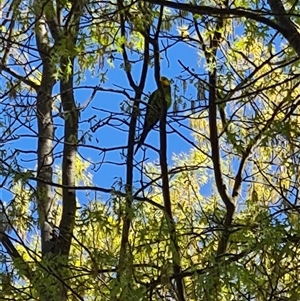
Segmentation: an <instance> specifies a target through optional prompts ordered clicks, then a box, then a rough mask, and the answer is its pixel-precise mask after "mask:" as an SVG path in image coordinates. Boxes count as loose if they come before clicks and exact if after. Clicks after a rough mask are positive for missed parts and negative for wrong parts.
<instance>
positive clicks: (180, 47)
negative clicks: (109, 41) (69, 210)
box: [0, 33, 203, 200]
mask: <svg viewBox="0 0 300 301" xmlns="http://www.w3.org/2000/svg"><path fill="white" fill-rule="evenodd" d="M176 34H177V33H176ZM167 56H168V58H167V59H166V58H165V57H164V56H163V57H162V61H161V75H164V76H167V77H168V78H170V79H173V80H174V82H175V83H177V84H179V85H180V82H179V81H178V80H176V77H178V76H180V75H183V76H184V75H186V74H184V73H182V71H183V69H182V67H181V66H180V65H179V63H178V59H180V60H181V62H182V63H184V64H185V65H187V66H189V67H190V68H194V69H195V71H196V72H197V71H198V72H203V69H202V68H201V66H199V64H198V63H199V56H198V54H197V49H195V48H192V47H189V46H187V45H186V44H184V43H179V44H177V45H175V46H174V47H172V48H170V49H169V50H168V53H167ZM121 63H122V62H121V61H119V60H116V61H115V62H114V68H111V67H110V66H109V65H108V64H105V67H104V70H108V72H107V74H106V77H107V81H106V82H105V83H104V84H102V85H101V87H103V88H112V89H118V88H117V87H115V86H114V84H116V85H119V86H122V87H124V88H130V86H129V84H128V81H127V78H126V75H125V72H124V70H122V69H121V68H120V64H121ZM140 71H141V64H135V65H134V66H133V68H132V75H133V77H134V79H135V81H136V82H138V81H139V77H140ZM0 80H1V82H0V84H1V83H2V84H3V83H4V81H3V78H1V79H0ZM99 84H100V80H99V78H93V77H92V76H91V75H90V74H89V72H86V79H85V81H83V82H82V83H81V84H80V85H79V86H78V87H76V91H75V98H76V102H77V103H78V104H81V105H82V104H84V103H85V102H86V101H87V100H88V99H89V97H90V95H91V93H92V90H91V89H82V88H80V86H96V85H99ZM156 88H157V87H156V83H155V78H154V69H153V68H149V71H148V76H147V79H146V85H145V89H144V93H146V94H149V93H150V92H152V91H154V90H155V89H156ZM173 90H174V88H173ZM54 93H58V85H56V86H55V89H54ZM180 93H181V94H183V92H182V89H181V92H180ZM130 94H131V96H132V97H133V96H134V93H133V92H131V93H130ZM184 95H185V97H187V98H188V99H190V98H193V99H195V97H196V95H197V91H196V88H195V87H194V86H192V85H189V86H188V89H187V91H186V93H185V94H184ZM124 100H125V96H123V95H120V94H114V93H111V92H100V91H99V92H97V94H96V96H95V97H94V99H93V101H92V102H91V103H90V105H89V107H88V108H87V109H85V110H84V111H83V112H82V113H81V116H80V120H81V121H84V120H87V119H89V118H91V116H94V115H96V118H95V119H94V121H93V122H92V124H95V120H96V121H98V120H100V119H103V118H106V117H107V116H108V115H109V114H108V113H104V112H100V111H99V110H97V109H94V108H98V109H101V110H105V111H108V112H114V113H117V114H122V112H121V109H120V105H121V103H122V101H124ZM188 106H189V105H188ZM172 110H173V109H172V108H171V109H170V110H169V116H170V118H175V116H174V114H173V112H172ZM143 113H144V111H143ZM119 117H120V118H124V117H125V116H124V114H123V117H122V116H121V115H120V116H119ZM126 119H127V120H129V119H128V116H127V117H126ZM185 123H186V124H187V121H186V122H185ZM27 125H29V124H28V123H27ZM29 126H30V130H34V131H36V121H33V122H31V124H30V125H29ZM55 126H56V127H57V130H56V136H58V137H60V138H61V137H62V136H63V123H62V119H60V118H55ZM89 128H90V123H82V124H81V125H80V132H79V133H80V135H81V134H82V132H84V131H86V130H88V129H89ZM177 128H178V126H177ZM122 129H123V130H124V129H125V130H126V132H122V131H120V130H116V129H114V128H112V127H110V126H104V127H103V128H100V129H98V130H97V131H96V133H94V134H93V135H94V138H93V140H92V142H89V141H88V139H87V140H86V144H92V145H93V146H97V147H103V148H106V147H117V146H126V143H127V138H128V132H127V127H126V126H122ZM180 131H181V133H183V134H184V135H185V136H186V137H187V138H189V139H192V136H191V134H190V133H189V131H187V130H185V129H184V128H182V127H181V128H180ZM17 133H18V134H19V135H20V139H17V140H16V141H14V142H12V143H9V144H7V145H5V148H6V149H11V150H13V149H15V148H19V149H21V150H34V151H35V150H36V148H37V139H36V138H32V137H25V136H24V135H28V134H31V135H32V134H33V133H32V132H30V131H29V130H28V129H24V127H21V128H20V129H19V130H18V131H17ZM95 138H97V140H98V142H97V141H96V139H95ZM167 139H168V161H169V164H172V160H171V158H172V155H173V154H174V153H176V154H178V153H180V152H188V151H189V149H190V146H189V145H188V144H187V143H186V142H185V141H184V140H183V139H181V138H180V137H178V136H177V135H176V134H174V133H172V134H169V135H168V138H167ZM146 143H147V144H151V145H154V146H155V147H159V132H158V131H153V132H151V133H150V134H149V135H148V137H147V139H146ZM61 149H62V146H61V145H59V146H57V147H56V148H55V153H59V151H60V150H61ZM79 152H80V154H81V155H82V156H83V157H84V158H86V159H89V160H91V161H93V162H95V163H97V162H100V161H102V160H103V157H102V156H100V152H99V151H98V150H92V149H91V148H85V147H80V148H79ZM147 157H148V158H149V161H148V162H150V161H153V160H154V161H157V160H158V154H156V153H155V152H153V151H152V150H150V149H148V150H147ZM21 158H22V159H21ZM35 158H36V155H35V154H34V153H31V154H22V155H21V156H20V158H19V159H18V160H19V162H20V165H21V166H23V167H24V168H33V169H34V168H35V165H36V161H35V160H33V159H35ZM135 158H136V159H137V160H138V159H141V158H142V151H141V150H140V151H139V152H138V153H137V155H136V157H135ZM105 161H110V162H118V163H124V158H122V157H121V156H120V151H119V150H118V151H113V152H109V153H107V154H106V155H105ZM60 162H61V161H60V159H57V160H56V162H55V163H56V164H60ZM125 170H126V168H125V165H122V166H116V165H113V164H106V163H105V162H104V163H103V164H102V165H101V169H100V170H99V171H98V172H97V173H94V172H92V173H93V174H94V183H95V185H98V186H101V187H104V188H110V187H111V185H112V184H113V182H114V181H115V180H116V177H122V178H123V179H124V180H125ZM136 175H137V176H138V173H136ZM124 180H123V181H124ZM8 196H9V195H8V194H7V193H6V192H5V190H4V191H3V194H2V199H3V200H5V199H7V198H8ZM9 197H11V196H9Z"/></svg>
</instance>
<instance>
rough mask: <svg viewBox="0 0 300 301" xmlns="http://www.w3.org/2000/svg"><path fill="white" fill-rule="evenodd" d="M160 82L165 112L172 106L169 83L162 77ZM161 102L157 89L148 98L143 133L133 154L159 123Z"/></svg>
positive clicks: (161, 98)
mask: <svg viewBox="0 0 300 301" xmlns="http://www.w3.org/2000/svg"><path fill="white" fill-rule="evenodd" d="M160 82H161V85H162V88H163V90H164V97H165V101H166V111H167V110H168V109H169V108H170V106H171V104H172V98H171V81H170V80H169V79H168V78H167V77H165V76H162V77H161V78H160ZM162 102H163V97H162V96H161V92H160V90H159V89H157V90H155V91H154V92H153V93H152V94H151V95H150V97H149V101H148V105H147V109H146V116H145V120H144V125H143V131H142V134H141V136H140V139H139V142H138V145H137V147H136V149H135V152H134V154H136V153H137V151H138V150H139V148H140V147H141V146H142V145H143V143H144V142H145V140H146V138H147V135H148V134H149V132H150V131H151V130H152V129H153V128H154V126H155V125H156V124H157V122H158V121H159V119H160V113H161V110H162Z"/></svg>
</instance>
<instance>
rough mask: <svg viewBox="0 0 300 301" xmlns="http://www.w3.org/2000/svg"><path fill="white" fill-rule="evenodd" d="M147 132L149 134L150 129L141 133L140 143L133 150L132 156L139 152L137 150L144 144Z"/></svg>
mask: <svg viewBox="0 0 300 301" xmlns="http://www.w3.org/2000/svg"><path fill="white" fill-rule="evenodd" d="M149 132H150V129H145V130H144V131H143V133H142V135H141V138H140V141H139V143H138V145H137V147H136V149H135V152H134V154H136V153H137V151H138V150H139V148H140V147H141V146H142V145H143V144H144V142H145V140H146V138H147V135H148V133H149Z"/></svg>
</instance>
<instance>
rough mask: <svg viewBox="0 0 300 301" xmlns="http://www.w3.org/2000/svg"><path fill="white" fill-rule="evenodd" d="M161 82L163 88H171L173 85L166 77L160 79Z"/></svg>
mask: <svg viewBox="0 0 300 301" xmlns="http://www.w3.org/2000/svg"><path fill="white" fill-rule="evenodd" d="M160 82H161V84H162V86H163V87H164V88H167V87H170V85H171V82H170V80H169V79H168V78H167V77H165V76H162V77H161V78H160Z"/></svg>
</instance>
